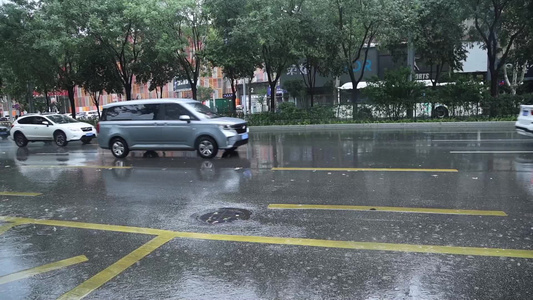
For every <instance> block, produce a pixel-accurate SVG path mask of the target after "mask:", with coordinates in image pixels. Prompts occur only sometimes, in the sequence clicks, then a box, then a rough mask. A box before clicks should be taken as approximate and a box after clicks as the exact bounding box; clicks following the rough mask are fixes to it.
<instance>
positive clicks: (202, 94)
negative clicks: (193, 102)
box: [198, 86, 213, 101]
mask: <svg viewBox="0 0 533 300" xmlns="http://www.w3.org/2000/svg"><path fill="white" fill-rule="evenodd" d="M212 96H213V89H212V88H211V87H205V86H198V100H199V101H206V100H210V99H212Z"/></svg>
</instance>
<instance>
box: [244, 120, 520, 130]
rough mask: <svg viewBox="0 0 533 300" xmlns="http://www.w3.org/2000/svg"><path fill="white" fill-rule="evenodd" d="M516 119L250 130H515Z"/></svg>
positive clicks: (276, 126)
mask: <svg viewBox="0 0 533 300" xmlns="http://www.w3.org/2000/svg"><path fill="white" fill-rule="evenodd" d="M514 124H515V121H499V122H496V121H494V122H427V123H424V122H419V123H365V124H314V125H281V126H279V125H273V126H250V132H269V131H314V130H365V129H396V130H401V129H424V128H428V129H444V128H455V129H475V128H482V129H488V128H490V129H502V130H510V131H512V130H514Z"/></svg>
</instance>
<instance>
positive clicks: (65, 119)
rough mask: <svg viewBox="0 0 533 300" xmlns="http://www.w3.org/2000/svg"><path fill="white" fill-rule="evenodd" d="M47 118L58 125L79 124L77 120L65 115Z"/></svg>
mask: <svg viewBox="0 0 533 300" xmlns="http://www.w3.org/2000/svg"><path fill="white" fill-rule="evenodd" d="M46 117H47V118H48V119H50V120H51V121H52V122H54V123H56V124H67V123H78V121H76V120H75V119H73V118H71V117H67V116H64V115H52V116H46Z"/></svg>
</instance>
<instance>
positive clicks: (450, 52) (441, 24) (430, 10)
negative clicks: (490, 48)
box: [414, 0, 466, 87]
mask: <svg viewBox="0 0 533 300" xmlns="http://www.w3.org/2000/svg"><path fill="white" fill-rule="evenodd" d="M416 14H417V17H416V26H415V29H414V44H415V48H416V53H417V55H418V56H420V57H421V58H422V60H423V61H424V62H425V63H426V64H427V65H429V66H430V68H431V73H433V71H435V73H434V74H435V76H434V77H433V78H432V83H433V87H436V86H437V84H438V83H439V81H440V76H441V74H442V71H443V68H444V67H445V66H448V67H449V69H451V70H460V69H461V68H462V61H463V60H465V59H466V48H465V45H464V43H463V41H462V39H463V36H464V32H465V29H466V28H465V26H464V25H463V22H464V20H465V18H466V17H465V12H464V10H463V9H462V6H461V1H460V0H426V1H421V2H420V5H419V6H418V7H417V8H416Z"/></svg>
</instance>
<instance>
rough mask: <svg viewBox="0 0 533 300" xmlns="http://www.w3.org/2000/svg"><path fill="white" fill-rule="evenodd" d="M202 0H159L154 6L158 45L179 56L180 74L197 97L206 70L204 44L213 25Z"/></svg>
mask: <svg viewBox="0 0 533 300" xmlns="http://www.w3.org/2000/svg"><path fill="white" fill-rule="evenodd" d="M202 2H203V1H201V0H180V1H171V0H160V1H156V3H157V5H156V6H155V7H156V8H157V12H158V16H157V22H156V23H154V27H157V31H158V32H159V34H160V38H159V39H158V40H157V47H158V49H159V51H162V52H164V53H166V54H168V55H174V56H175V57H176V59H177V62H178V63H179V65H180V67H181V68H180V70H181V71H180V72H182V73H181V74H179V76H180V77H181V76H182V75H183V76H182V77H184V78H185V79H186V80H187V81H188V82H189V84H190V86H191V90H192V96H193V98H194V99H197V86H198V80H199V78H200V76H201V75H202V72H204V71H205V61H204V60H205V59H204V48H205V47H206V41H207V36H208V33H209V28H210V27H211V25H210V20H209V17H208V13H207V10H206V9H204V7H203V6H202ZM169 57H170V56H169Z"/></svg>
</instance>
